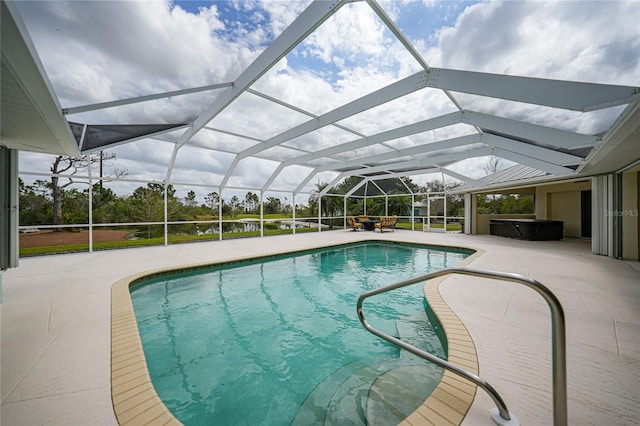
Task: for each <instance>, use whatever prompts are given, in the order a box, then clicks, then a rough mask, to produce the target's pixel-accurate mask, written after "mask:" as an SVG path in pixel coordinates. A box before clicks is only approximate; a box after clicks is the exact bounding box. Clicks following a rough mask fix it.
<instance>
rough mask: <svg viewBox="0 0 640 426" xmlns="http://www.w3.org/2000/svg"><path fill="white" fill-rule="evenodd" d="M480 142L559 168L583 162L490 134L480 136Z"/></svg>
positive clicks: (578, 158) (569, 155)
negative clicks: (558, 166) (555, 165)
mask: <svg viewBox="0 0 640 426" xmlns="http://www.w3.org/2000/svg"><path fill="white" fill-rule="evenodd" d="M482 142H484V143H486V144H487V145H491V146H495V147H497V148H501V149H503V150H507V151H513V152H516V153H520V154H523V155H526V156H528V157H533V158H536V159H538V160H542V161H546V162H548V163H552V164H557V165H560V166H567V165H575V164H580V163H582V161H583V160H584V159H583V158H582V157H577V156H575V155H571V154H565V153H564V152H558V151H554V150H552V149H547V148H542V147H540V146H537V145H533V144H528V143H524V142H520V141H516V140H514V139H509V138H504V137H502V136H496V135H492V134H490V133H483V134H482Z"/></svg>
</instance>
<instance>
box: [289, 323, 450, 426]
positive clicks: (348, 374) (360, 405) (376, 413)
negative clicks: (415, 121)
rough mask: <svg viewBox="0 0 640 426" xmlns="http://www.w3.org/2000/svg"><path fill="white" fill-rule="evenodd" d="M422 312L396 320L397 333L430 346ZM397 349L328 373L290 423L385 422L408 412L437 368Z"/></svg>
mask: <svg viewBox="0 0 640 426" xmlns="http://www.w3.org/2000/svg"><path fill="white" fill-rule="evenodd" d="M426 321H428V320H427V316H426V314H425V313H424V312H416V313H415V314H411V315H407V316H404V317H402V318H400V319H398V320H397V321H396V327H397V330H398V336H400V338H401V339H402V340H404V341H407V342H409V343H411V344H413V345H415V346H418V347H420V348H421V349H425V350H431V345H430V344H429V342H428V336H425V332H424V330H425V325H426ZM404 352H405V351H402V353H401V355H400V358H396V359H378V360H375V359H374V360H365V361H355V362H352V363H350V364H347V365H345V366H344V367H342V368H341V369H340V370H338V371H336V372H334V373H333V374H331V375H329V376H328V377H327V378H325V380H323V381H322V382H321V383H320V384H319V385H318V386H317V387H316V388H315V389H314V390H313V391H312V392H311V393H310V394H309V396H308V397H307V399H306V400H305V402H304V403H303V405H302V406H301V407H300V409H299V410H298V413H297V414H296V417H295V418H294V420H293V421H292V423H291V424H292V425H311V424H324V425H388V424H397V423H399V422H400V421H402V420H403V419H404V418H406V417H407V416H408V415H409V414H411V413H412V412H413V411H414V410H415V409H416V408H417V407H418V406H419V405H420V404H421V403H422V402H423V401H424V400H425V399H426V398H427V396H428V395H429V394H430V393H431V392H432V391H433V389H434V388H435V386H436V385H437V383H438V382H439V381H440V377H441V375H442V370H441V369H440V368H438V367H436V366H435V365H433V364H430V363H428V362H426V361H423V360H421V359H419V358H418V357H416V356H414V355H413V354H411V353H404Z"/></svg>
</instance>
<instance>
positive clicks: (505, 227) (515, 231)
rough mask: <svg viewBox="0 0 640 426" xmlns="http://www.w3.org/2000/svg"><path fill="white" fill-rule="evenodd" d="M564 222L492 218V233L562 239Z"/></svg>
mask: <svg viewBox="0 0 640 426" xmlns="http://www.w3.org/2000/svg"><path fill="white" fill-rule="evenodd" d="M563 230H564V222H562V221H561V220H541V219H491V220H490V221H489V232H490V234H491V235H498V236H500V237H507V238H515V239H518V240H532V241H548V240H561V239H562V234H563Z"/></svg>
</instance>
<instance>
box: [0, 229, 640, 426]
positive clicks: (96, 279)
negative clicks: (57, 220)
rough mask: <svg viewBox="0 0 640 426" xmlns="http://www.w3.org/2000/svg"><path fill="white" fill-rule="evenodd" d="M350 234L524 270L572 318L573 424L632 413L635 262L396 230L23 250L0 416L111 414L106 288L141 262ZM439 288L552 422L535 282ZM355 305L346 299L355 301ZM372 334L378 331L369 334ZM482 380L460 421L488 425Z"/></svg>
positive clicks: (538, 245) (536, 420)
mask: <svg viewBox="0 0 640 426" xmlns="http://www.w3.org/2000/svg"><path fill="white" fill-rule="evenodd" d="M358 239H383V240H386V239H389V240H395V241H406V242H419V243H433V244H443V245H454V246H463V247H471V248H480V249H483V250H484V251H485V253H484V254H482V255H481V256H479V257H478V258H477V259H475V260H474V261H473V262H472V263H471V264H470V265H469V266H470V267H473V268H478V269H488V270H496V271H503V272H514V273H518V274H523V275H526V276H530V277H533V278H535V279H537V280H539V281H540V282H542V283H543V284H545V285H546V286H548V287H549V288H550V289H551V290H553V291H554V293H555V294H556V295H557V296H558V298H559V299H560V301H561V302H562V304H563V306H564V309H565V313H566V318H567V350H568V378H567V382H568V394H569V398H568V399H569V400H568V404H569V423H570V424H574V425H589V424H592V425H613V424H615V425H633V424H640V313H639V312H640V311H639V309H638V307H639V306H640V266H639V265H638V262H625V261H620V260H614V259H611V258H608V257H604V256H596V255H593V254H591V251H590V247H591V246H590V241H586V240H577V239H575V240H574V239H567V240H564V241H553V242H535V241H517V240H510V239H505V238H500V237H493V236H469V235H462V234H436V233H422V232H409V231H403V230H398V231H397V232H387V233H384V234H380V233H372V232H348V231H331V232H321V233H314V234H299V235H295V236H278V237H267V238H252V239H239V240H227V241H223V242H208V243H194V244H183V245H175V246H169V247H151V248H139V249H127V250H114V251H103V252H94V253H80V254H68V255H58V256H47V257H37V258H30V259H22V260H21V262H20V266H19V267H18V268H17V269H10V270H8V271H6V272H4V273H3V275H2V281H3V282H2V285H3V303H2V305H0V306H1V310H2V323H1V327H2V328H1V330H2V340H1V351H2V360H1V362H2V417H1V418H0V420H1V423H2V424H3V425H33V424H52V425H109V424H117V421H116V418H115V415H114V412H113V408H112V405H111V394H110V306H111V300H110V291H111V286H112V284H113V283H114V282H115V281H116V280H118V279H121V278H123V277H125V276H128V275H131V274H134V273H139V272H143V271H146V270H151V269H157V268H161V267H170V266H174V265H176V266H177V265H188V264H194V263H200V262H209V261H210V262H216V261H221V260H225V259H232V258H238V257H252V256H255V255H260V254H266V253H270V252H273V251H274V248H277V250H297V249H305V248H311V247H318V246H324V245H331V244H336V243H344V242H350V241H355V240H358ZM440 291H441V294H442V296H443V298H444V299H445V301H447V302H448V303H449V305H450V306H451V308H452V309H453V310H454V311H455V312H456V314H457V315H458V316H459V317H460V319H461V320H462V321H463V323H464V324H465V325H466V327H467V328H468V330H469V332H470V334H471V337H472V338H473V340H474V342H475V345H476V350H477V352H478V357H479V363H480V376H481V377H483V378H484V379H486V380H487V381H488V382H489V383H491V384H492V385H493V386H494V387H495V388H496V389H497V390H498V391H499V392H500V393H501V395H502V396H503V398H504V399H505V402H506V403H507V405H508V407H509V409H510V410H511V412H512V413H514V414H515V415H516V416H517V417H518V418H519V419H520V420H521V422H522V424H524V425H544V424H551V423H552V395H551V337H550V336H551V321H550V315H549V309H548V307H547V306H546V304H545V302H544V301H543V300H542V298H541V297H540V296H539V295H537V294H536V293H535V292H534V291H532V290H530V289H527V288H524V287H521V286H517V285H516V284H513V283H502V282H497V281H493V280H485V279H480V278H472V277H464V276H453V277H450V278H448V279H446V280H445V281H444V282H443V283H442V284H441V286H440ZM354 315H355V301H354ZM372 338H375V337H373V336H372ZM492 406H493V404H492V402H491V400H490V399H489V397H488V396H487V395H485V394H484V393H483V392H482V391H481V390H478V392H477V394H476V398H475V401H474V403H473V405H472V407H471V409H470V411H469V413H468V415H467V417H466V418H465V419H464V421H463V424H466V425H482V424H487V425H490V424H493V423H492V421H491V419H490V417H489V412H488V411H489V409H490V408H491V407H492Z"/></svg>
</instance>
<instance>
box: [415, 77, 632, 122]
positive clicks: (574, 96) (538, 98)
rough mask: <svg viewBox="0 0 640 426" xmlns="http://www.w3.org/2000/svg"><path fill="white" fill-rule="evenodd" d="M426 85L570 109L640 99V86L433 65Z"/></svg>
mask: <svg viewBox="0 0 640 426" xmlns="http://www.w3.org/2000/svg"><path fill="white" fill-rule="evenodd" d="M426 86H427V87H433V88H437V89H446V90H453V91H456V92H463V93H469V94H472V95H479V96H487V97H490V98H497V99H504V100H509V101H516V102H524V103H528V104H534V105H541V106H548V107H552V108H561V109H566V110H571V111H581V112H587V111H595V110H599V109H604V108H610V107H613V106H618V105H624V104H628V103H631V102H635V101H637V100H640V88H638V87H632V86H617V85H609V84H597V83H583V82H576V81H564V80H550V79H544V78H533V77H518V76H512V75H502V74H488V73H481V72H474V71H460V70H451V69H445V68H431V69H429V71H427V76H426Z"/></svg>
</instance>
